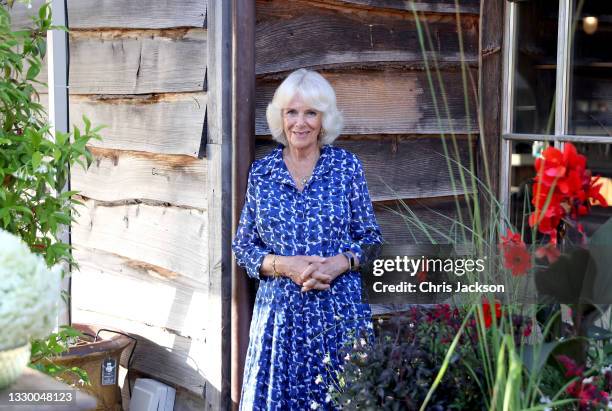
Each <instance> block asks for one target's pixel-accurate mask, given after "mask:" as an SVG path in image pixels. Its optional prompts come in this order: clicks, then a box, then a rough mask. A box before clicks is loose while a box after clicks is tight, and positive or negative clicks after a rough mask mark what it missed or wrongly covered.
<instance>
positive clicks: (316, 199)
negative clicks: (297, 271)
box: [233, 146, 382, 410]
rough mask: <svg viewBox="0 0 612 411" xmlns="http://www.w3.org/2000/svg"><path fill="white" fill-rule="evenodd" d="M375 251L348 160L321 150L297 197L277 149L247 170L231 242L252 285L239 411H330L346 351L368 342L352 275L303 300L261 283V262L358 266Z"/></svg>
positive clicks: (367, 204) (364, 309) (368, 215)
mask: <svg viewBox="0 0 612 411" xmlns="http://www.w3.org/2000/svg"><path fill="white" fill-rule="evenodd" d="M381 241H382V239H381V235H380V230H379V228H378V225H377V224H376V218H375V216H374V211H373V208H372V203H371V200H370V195H369V194H368V188H367V185H366V180H365V178H364V173H363V168H362V166H361V163H360V161H359V160H358V159H357V157H356V156H355V155H354V154H352V153H349V152H348V151H346V150H343V149H341V148H338V147H334V146H323V147H322V148H321V156H320V157H319V160H318V162H317V164H316V166H315V168H314V171H313V174H312V177H311V178H310V180H309V181H308V182H307V183H306V185H305V187H304V189H303V191H302V192H300V191H298V189H297V188H296V186H295V184H294V182H293V179H292V178H291V175H290V174H289V171H288V170H287V167H286V166H285V163H284V161H283V155H282V146H279V147H277V148H276V149H275V150H274V151H273V152H272V153H270V154H269V155H267V156H266V157H264V158H263V159H261V160H258V161H255V162H254V163H253V165H252V167H251V172H250V174H249V181H248V187H247V194H246V202H245V205H244V209H243V211H242V215H241V218H240V225H239V227H238V232H237V234H236V238H235V239H234V242H233V250H234V253H235V255H236V259H237V261H238V264H239V265H241V266H242V267H244V268H245V269H246V271H247V273H248V275H249V276H250V277H252V278H256V279H259V289H258V291H257V297H256V300H255V308H254V311H253V319H252V322H251V330H250V334H249V337H250V341H249V348H248V351H247V357H246V365H245V370H244V381H243V386H242V398H241V404H240V408H241V409H242V410H309V409H317V408H318V409H331V408H332V406H331V404H330V403H329V402H326V397H327V395H326V394H327V388H328V385H329V384H332V383H333V376H334V375H335V370H337V369H338V368H339V366H340V365H341V364H342V361H343V359H342V353H341V350H342V348H343V346H344V344H345V343H346V342H351V341H353V338H355V337H356V336H359V335H363V334H364V333H365V334H366V335H367V336H371V333H372V324H371V313H370V309H369V306H368V305H367V304H362V303H361V280H360V277H359V274H358V273H357V272H349V273H344V274H341V275H340V276H338V278H336V280H335V281H334V282H333V283H332V284H331V287H330V289H328V290H325V291H317V290H312V291H308V292H305V293H302V292H301V291H300V287H299V286H298V285H296V284H295V283H293V281H291V280H290V279H289V278H286V277H282V278H277V279H274V278H272V277H267V276H261V277H260V275H259V268H260V266H261V264H262V261H263V259H264V257H265V256H266V254H276V255H284V256H292V255H310V256H313V255H316V256H323V257H330V256H334V255H336V254H338V253H340V252H343V251H347V250H351V251H353V252H354V253H355V254H357V256H358V257H359V258H360V260H363V256H362V247H361V246H362V245H365V244H379V243H381ZM327 399H328V400H329V398H327Z"/></svg>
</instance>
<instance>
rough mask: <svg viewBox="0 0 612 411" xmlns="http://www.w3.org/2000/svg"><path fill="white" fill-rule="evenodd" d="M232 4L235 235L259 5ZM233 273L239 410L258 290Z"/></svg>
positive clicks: (250, 118) (251, 150) (251, 126)
mask: <svg viewBox="0 0 612 411" xmlns="http://www.w3.org/2000/svg"><path fill="white" fill-rule="evenodd" d="M232 4H233V16H232V63H233V65H232V84H233V88H232V147H233V148H234V149H233V150H232V233H235V232H236V231H237V229H238V224H239V222H240V215H241V213H242V208H243V207H244V200H245V195H246V194H245V193H246V187H247V181H248V175H249V169H250V165H251V163H252V162H253V158H254V156H255V142H254V140H253V135H254V134H255V106H254V104H253V103H254V102H255V2H253V0H235V1H233V2H232ZM231 272H232V311H231V327H232V338H231V354H232V357H231V364H232V369H231V402H232V409H235V410H238V408H239V404H240V395H241V393H242V383H243V378H242V377H243V374H244V364H245V360H246V355H247V349H248V346H249V330H250V324H251V317H252V316H253V304H254V301H255V293H256V290H255V289H254V284H253V282H252V281H250V280H249V278H248V276H247V275H246V272H245V270H244V269H243V268H241V267H238V264H237V263H236V260H235V259H234V260H233V261H232V269H231Z"/></svg>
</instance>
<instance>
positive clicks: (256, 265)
mask: <svg viewBox="0 0 612 411" xmlns="http://www.w3.org/2000/svg"><path fill="white" fill-rule="evenodd" d="M232 249H233V250H234V254H235V255H236V261H237V262H238V265H239V266H241V267H243V268H244V269H246V271H247V274H248V275H249V277H251V278H255V279H260V276H259V269H260V267H261V264H262V262H263V259H264V257H265V256H266V255H267V254H270V253H271V250H270V249H269V248H268V247H267V246H266V244H265V243H264V242H263V240H262V239H261V237H260V236H259V233H258V231H257V224H256V200H255V184H254V182H253V175H252V173H251V174H249V181H248V183H247V192H246V199H245V202H244V208H243V209H242V214H241V215H240V222H239V224H238V230H237V231H236V237H234V241H233V242H232Z"/></svg>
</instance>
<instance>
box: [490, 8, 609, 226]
mask: <svg viewBox="0 0 612 411" xmlns="http://www.w3.org/2000/svg"><path fill="white" fill-rule="evenodd" d="M504 36H505V37H504V44H505V64H504V70H505V72H504V96H503V100H504V112H503V124H502V139H503V142H502V159H503V161H504V163H503V164H501V189H502V200H503V201H504V203H505V204H508V205H509V207H510V211H511V216H512V219H513V223H514V224H516V225H518V226H519V227H520V226H521V225H523V224H525V226H526V224H527V222H526V216H527V214H528V212H529V210H530V204H529V194H527V193H528V192H529V181H530V179H531V178H532V177H533V176H534V174H535V173H534V168H533V165H534V162H535V159H536V158H537V156H538V155H539V154H540V153H541V151H542V150H543V149H544V148H545V147H546V146H547V145H550V144H553V145H555V146H556V147H558V148H561V147H562V146H563V144H564V142H567V141H571V142H573V143H574V144H575V145H576V147H577V149H578V150H579V152H581V153H582V154H584V155H586V157H587V162H588V163H587V164H588V167H589V168H590V169H591V170H592V171H593V174H594V175H601V176H602V178H603V179H604V180H605V184H607V185H608V187H604V189H603V190H602V192H603V193H604V196H606V192H607V193H608V194H607V199H608V201H609V202H610V203H612V198H611V194H610V192H611V191H612V190H611V188H610V187H611V186H612V152H611V151H612V47H611V46H610V45H612V2H611V1H600V0H523V1H520V2H517V1H507V2H506V23H505V34H504ZM610 215H612V211H611V210H610V209H604V208H601V207H593V209H592V213H591V215H589V216H588V217H587V218H585V219H584V220H583V223H584V225H585V230H586V231H587V234H591V233H592V232H593V231H594V230H595V229H596V228H597V227H598V226H599V225H600V224H601V223H603V222H605V221H606V220H607V218H608V217H609V216H610Z"/></svg>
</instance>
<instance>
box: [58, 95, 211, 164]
mask: <svg viewBox="0 0 612 411" xmlns="http://www.w3.org/2000/svg"><path fill="white" fill-rule="evenodd" d="M206 105H207V97H206V94H205V93H188V94H170V95H153V96H130V97H129V98H104V97H103V96H100V97H83V96H71V97H70V118H71V121H72V122H73V123H77V124H80V123H81V117H82V116H83V115H86V116H87V117H88V118H89V119H90V120H91V122H92V124H95V125H106V128H104V129H103V130H102V131H101V135H102V141H92V142H91V144H92V145H93V146H95V147H100V148H109V149H121V150H134V151H146V152H149V153H159V154H185V155H188V156H193V157H197V155H198V153H199V150H200V144H201V139H202V133H203V132H204V130H203V129H204V118H205V117H206Z"/></svg>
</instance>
